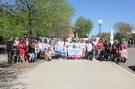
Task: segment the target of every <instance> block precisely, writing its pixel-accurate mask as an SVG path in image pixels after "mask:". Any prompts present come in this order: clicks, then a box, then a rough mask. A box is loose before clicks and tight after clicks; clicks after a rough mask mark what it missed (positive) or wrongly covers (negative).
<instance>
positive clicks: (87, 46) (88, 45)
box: [86, 44, 92, 52]
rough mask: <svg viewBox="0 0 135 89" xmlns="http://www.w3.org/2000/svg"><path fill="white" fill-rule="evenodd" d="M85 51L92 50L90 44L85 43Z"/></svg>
mask: <svg viewBox="0 0 135 89" xmlns="http://www.w3.org/2000/svg"><path fill="white" fill-rule="evenodd" d="M86 48H87V52H90V51H91V50H92V44H86Z"/></svg>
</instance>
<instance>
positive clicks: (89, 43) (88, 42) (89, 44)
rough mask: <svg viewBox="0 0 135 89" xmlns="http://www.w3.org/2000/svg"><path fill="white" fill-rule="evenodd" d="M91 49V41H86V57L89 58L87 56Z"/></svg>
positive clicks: (89, 54)
mask: <svg viewBox="0 0 135 89" xmlns="http://www.w3.org/2000/svg"><path fill="white" fill-rule="evenodd" d="M91 50H92V43H91V42H90V41H87V44H86V54H87V55H86V58H87V59H89V57H90V56H91Z"/></svg>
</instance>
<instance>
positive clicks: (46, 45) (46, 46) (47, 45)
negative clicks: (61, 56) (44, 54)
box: [43, 43, 49, 51]
mask: <svg viewBox="0 0 135 89" xmlns="http://www.w3.org/2000/svg"><path fill="white" fill-rule="evenodd" d="M48 47H49V44H47V43H43V50H44V51H46V50H47V49H48Z"/></svg>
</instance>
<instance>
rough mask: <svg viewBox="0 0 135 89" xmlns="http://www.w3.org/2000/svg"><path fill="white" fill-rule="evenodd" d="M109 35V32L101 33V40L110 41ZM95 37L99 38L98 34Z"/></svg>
mask: <svg viewBox="0 0 135 89" xmlns="http://www.w3.org/2000/svg"><path fill="white" fill-rule="evenodd" d="M110 35H111V34H110V33H109V32H102V33H100V37H101V38H105V39H110ZM97 37H99V33H98V34H97Z"/></svg>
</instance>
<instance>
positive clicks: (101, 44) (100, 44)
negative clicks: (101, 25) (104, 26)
mask: <svg viewBox="0 0 135 89" xmlns="http://www.w3.org/2000/svg"><path fill="white" fill-rule="evenodd" d="M99 46H100V47H101V48H103V47H104V44H103V41H102V39H100V40H99V41H98V43H97V44H96V48H98V47H99Z"/></svg>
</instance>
